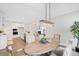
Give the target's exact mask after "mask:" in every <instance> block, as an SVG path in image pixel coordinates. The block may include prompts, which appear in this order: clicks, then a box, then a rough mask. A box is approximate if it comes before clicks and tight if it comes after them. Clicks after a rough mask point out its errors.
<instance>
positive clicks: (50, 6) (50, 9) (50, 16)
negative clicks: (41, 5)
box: [48, 3, 51, 20]
mask: <svg viewBox="0 0 79 59" xmlns="http://www.w3.org/2000/svg"><path fill="white" fill-rule="evenodd" d="M48 5H49V20H51V4H50V3H48Z"/></svg>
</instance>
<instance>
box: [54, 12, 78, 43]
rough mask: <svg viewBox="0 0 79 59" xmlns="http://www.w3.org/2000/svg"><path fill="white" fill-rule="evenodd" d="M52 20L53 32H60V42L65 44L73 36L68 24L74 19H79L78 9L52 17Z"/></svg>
mask: <svg viewBox="0 0 79 59" xmlns="http://www.w3.org/2000/svg"><path fill="white" fill-rule="evenodd" d="M53 21H54V23H55V24H54V29H53V33H59V34H61V43H62V44H65V45H67V43H68V41H69V40H70V39H72V38H73V35H72V33H71V32H70V26H71V25H72V24H73V23H74V21H79V11H75V12H71V13H68V14H64V15H61V16H58V17H56V18H53Z"/></svg>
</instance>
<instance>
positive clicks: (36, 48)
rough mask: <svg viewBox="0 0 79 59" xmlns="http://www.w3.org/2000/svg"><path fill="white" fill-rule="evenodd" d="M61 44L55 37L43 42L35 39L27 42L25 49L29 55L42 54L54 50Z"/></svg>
mask: <svg viewBox="0 0 79 59" xmlns="http://www.w3.org/2000/svg"><path fill="white" fill-rule="evenodd" d="M58 46H59V40H58V39H55V38H51V39H48V42H47V43H45V44H43V43H41V42H40V41H35V42H32V43H30V44H27V45H26V46H25V48H24V51H25V53H26V54H27V55H40V54H44V53H47V52H50V51H52V50H55V49H56V48H57V47H58Z"/></svg>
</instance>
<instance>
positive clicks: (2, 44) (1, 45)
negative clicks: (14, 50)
mask: <svg viewBox="0 0 79 59" xmlns="http://www.w3.org/2000/svg"><path fill="white" fill-rule="evenodd" d="M6 47H7V36H6V35H0V50H1V49H5V48H6Z"/></svg>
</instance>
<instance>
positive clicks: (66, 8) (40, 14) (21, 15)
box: [0, 3, 79, 23]
mask: <svg viewBox="0 0 79 59" xmlns="http://www.w3.org/2000/svg"><path fill="white" fill-rule="evenodd" d="M78 10H79V4H78V3H75V4H74V3H69V4H68V3H52V4H51V16H52V18H53V17H57V16H60V15H64V14H67V13H70V12H72V11H78ZM0 13H3V14H5V15H6V16H8V19H9V20H11V19H13V20H17V21H21V22H26V23H28V22H30V21H34V20H40V19H44V17H45V4H44V3H16V4H15V3H14V4H13V3H0ZM27 20H28V21H27Z"/></svg>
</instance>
